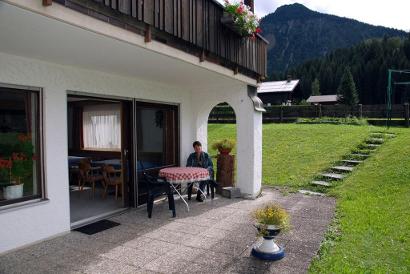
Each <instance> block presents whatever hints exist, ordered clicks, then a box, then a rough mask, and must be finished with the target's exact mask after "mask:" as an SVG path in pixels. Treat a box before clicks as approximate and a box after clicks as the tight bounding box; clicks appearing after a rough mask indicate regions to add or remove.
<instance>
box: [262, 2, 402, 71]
mask: <svg viewBox="0 0 410 274" xmlns="http://www.w3.org/2000/svg"><path fill="white" fill-rule="evenodd" d="M260 25H261V28H262V30H263V36H264V37H265V38H266V39H267V40H269V42H270V45H269V47H268V75H269V76H271V75H272V73H273V72H276V73H278V72H279V73H281V72H283V71H285V70H286V69H288V68H292V67H294V66H296V65H299V64H301V63H303V62H304V61H307V60H310V59H314V58H317V57H321V56H324V55H326V54H327V53H330V52H331V51H333V50H335V49H338V48H348V47H351V46H353V45H356V44H358V43H360V42H362V41H364V40H366V39H370V38H381V37H392V36H400V37H405V36H406V35H407V33H406V32H404V31H400V30H396V29H391V28H385V27H380V26H373V25H369V24H365V23H361V22H359V21H356V20H353V19H348V18H343V17H338V16H334V15H329V14H324V13H319V12H316V11H312V10H310V9H308V8H306V7H305V6H303V5H301V4H292V5H285V6H282V7H279V8H278V9H277V10H276V11H275V12H274V13H271V14H269V15H267V16H265V17H264V18H262V19H261V23H260Z"/></svg>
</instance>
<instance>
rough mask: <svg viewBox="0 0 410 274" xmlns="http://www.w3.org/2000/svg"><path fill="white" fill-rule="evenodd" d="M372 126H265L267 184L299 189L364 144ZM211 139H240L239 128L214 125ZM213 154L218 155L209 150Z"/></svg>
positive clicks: (264, 179)
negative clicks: (237, 136) (361, 143)
mask: <svg viewBox="0 0 410 274" xmlns="http://www.w3.org/2000/svg"><path fill="white" fill-rule="evenodd" d="M370 130H371V127H361V126H344V125H300V124H267V125H264V126H263V169H262V176H263V183H264V184H267V185H286V186H290V187H299V186H303V185H307V184H308V183H309V181H310V180H311V179H312V177H313V176H314V175H315V174H316V173H318V172H319V171H320V170H322V169H324V168H326V167H328V166H329V165H330V164H331V163H332V162H333V161H336V160H337V159H340V157H341V156H342V155H344V154H346V153H348V152H349V151H350V150H351V149H352V148H354V147H355V146H356V145H358V144H359V143H360V142H362V141H363V140H364V139H365V138H366V137H367V136H368V134H369V132H370ZM208 134H209V140H208V143H209V144H212V142H213V141H214V140H217V139H220V138H234V139H235V138H236V131H235V125H232V124H224V125H220V124H218V125H216V124H210V125H209V126H208ZM209 151H210V153H211V155H216V152H215V151H213V150H212V149H209Z"/></svg>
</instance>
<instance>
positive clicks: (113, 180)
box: [103, 165, 123, 200]
mask: <svg viewBox="0 0 410 274" xmlns="http://www.w3.org/2000/svg"><path fill="white" fill-rule="evenodd" d="M103 178H104V193H103V198H104V199H105V197H107V191H108V187H109V186H115V199H116V200H117V199H118V188H120V189H121V190H122V181H123V180H122V173H121V169H115V168H114V167H113V166H110V165H104V166H103Z"/></svg>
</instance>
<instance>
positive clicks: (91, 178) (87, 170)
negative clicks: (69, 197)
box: [78, 159, 103, 197]
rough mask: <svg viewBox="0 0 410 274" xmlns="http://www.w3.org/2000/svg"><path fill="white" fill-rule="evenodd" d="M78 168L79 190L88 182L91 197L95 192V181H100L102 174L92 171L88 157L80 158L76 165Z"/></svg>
mask: <svg viewBox="0 0 410 274" xmlns="http://www.w3.org/2000/svg"><path fill="white" fill-rule="evenodd" d="M78 169H79V180H78V186H79V189H80V190H81V191H83V189H84V186H85V184H87V183H88V184H90V185H91V187H92V190H93V197H94V194H95V183H96V182H102V181H103V176H102V175H101V174H98V173H96V172H94V170H93V168H92V167H91V163H90V161H89V160H88V159H84V160H81V161H80V163H79V166H78Z"/></svg>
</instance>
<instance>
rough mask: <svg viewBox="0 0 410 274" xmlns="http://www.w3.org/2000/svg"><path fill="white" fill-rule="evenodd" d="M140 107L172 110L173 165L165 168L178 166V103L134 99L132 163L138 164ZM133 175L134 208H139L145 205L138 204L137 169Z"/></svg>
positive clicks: (179, 139) (179, 136)
mask: <svg viewBox="0 0 410 274" xmlns="http://www.w3.org/2000/svg"><path fill="white" fill-rule="evenodd" d="M141 106H146V107H148V108H150V107H152V108H155V107H157V108H161V109H168V110H169V109H174V110H175V114H176V118H175V130H176V136H175V140H176V142H175V154H176V155H175V158H176V159H175V164H173V165H167V166H176V165H177V166H179V165H180V154H181V151H180V147H181V126H180V125H181V115H180V111H181V108H180V104H179V103H169V102H160V101H151V100H142V99H134V103H133V149H134V152H133V157H134V158H133V162H134V163H135V164H136V165H137V164H138V138H137V135H138V134H137V119H136V115H137V108H138V107H141ZM164 167H166V166H165V165H164V166H162V167H160V168H164ZM134 171H135V174H134V176H133V177H134V180H135V184H134V207H135V208H137V207H140V206H143V205H144V204H145V203H141V204H139V192H138V189H139V180H138V167H137V166H136V168H135V169H134Z"/></svg>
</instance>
